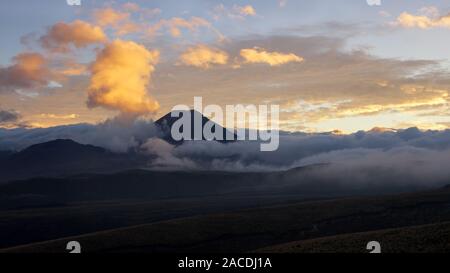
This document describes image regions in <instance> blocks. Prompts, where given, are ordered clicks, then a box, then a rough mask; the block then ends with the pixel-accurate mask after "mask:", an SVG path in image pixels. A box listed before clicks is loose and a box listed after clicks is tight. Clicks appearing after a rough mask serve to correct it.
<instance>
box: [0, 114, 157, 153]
mask: <svg viewBox="0 0 450 273" xmlns="http://www.w3.org/2000/svg"><path fill="white" fill-rule="evenodd" d="M159 134H160V132H159V130H158V128H157V127H156V126H155V124H154V123H153V122H152V121H149V120H146V119H141V118H139V119H134V120H130V119H124V118H123V117H116V118H114V119H109V120H106V121H104V122H101V123H99V124H95V125H94V124H74V125H64V126H56V127H50V128H32V129H26V128H16V129H10V130H7V129H2V128H0V150H21V149H24V148H26V147H29V146H31V145H34V144H38V143H43V142H47V141H52V140H55V139H72V140H74V141H76V142H79V143H82V144H91V145H95V146H98V147H103V148H106V149H109V150H111V151H114V152H127V151H129V150H130V149H137V148H139V147H140V146H141V145H142V144H144V143H145V142H147V140H148V139H151V138H154V137H157V136H158V135H159Z"/></svg>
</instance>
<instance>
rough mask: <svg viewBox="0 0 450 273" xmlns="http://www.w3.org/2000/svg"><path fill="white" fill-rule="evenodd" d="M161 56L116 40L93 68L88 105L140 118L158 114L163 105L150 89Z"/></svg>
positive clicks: (132, 43)
mask: <svg viewBox="0 0 450 273" xmlns="http://www.w3.org/2000/svg"><path fill="white" fill-rule="evenodd" d="M158 59H159V52H158V51H149V50H147V49H146V48H145V47H144V46H142V45H140V44H137V43H135V42H132V41H123V40H115V41H113V42H111V43H110V44H108V45H106V47H105V48H104V49H103V50H102V51H101V52H99V53H98V55H97V59H96V60H95V62H94V63H93V64H92V65H91V68H90V70H91V73H92V77H91V83H90V86H89V90H88V95H89V99H88V105H89V106H91V107H95V106H102V107H105V108H108V109H113V110H119V111H121V112H122V113H126V114H132V115H136V114H137V115H140V114H149V113H154V112H155V111H157V110H158V108H159V104H158V102H157V101H156V100H154V99H153V98H151V97H150V95H149V90H148V86H149V84H150V79H151V74H152V72H153V71H154V69H155V68H154V65H155V64H156V63H157V62H158Z"/></svg>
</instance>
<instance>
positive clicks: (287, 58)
mask: <svg viewBox="0 0 450 273" xmlns="http://www.w3.org/2000/svg"><path fill="white" fill-rule="evenodd" d="M240 54H241V57H242V58H244V62H245V63H266V64H269V65H270V66H279V65H283V64H286V63H290V62H303V61H304V59H303V58H302V57H299V56H297V55H295V54H293V53H289V54H285V53H279V52H267V51H266V50H264V49H263V48H258V47H254V48H251V49H242V50H241V52H240Z"/></svg>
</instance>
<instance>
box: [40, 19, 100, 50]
mask: <svg viewBox="0 0 450 273" xmlns="http://www.w3.org/2000/svg"><path fill="white" fill-rule="evenodd" d="M40 41H41V44H42V46H43V47H44V48H46V49H49V50H54V51H67V50H69V46H70V45H74V46H75V47H76V48H82V47H86V46H88V45H90V44H94V43H103V42H106V41H107V37H106V35H105V33H104V32H103V30H102V29H101V28H100V27H98V26H93V25H91V24H89V23H87V22H84V21H81V20H76V21H74V22H72V23H69V24H67V23H64V22H61V23H57V24H55V25H53V26H52V27H51V28H50V29H49V30H48V32H47V34H46V35H44V36H42V37H41V39H40Z"/></svg>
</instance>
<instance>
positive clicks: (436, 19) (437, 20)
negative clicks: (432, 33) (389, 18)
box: [395, 7, 450, 29]
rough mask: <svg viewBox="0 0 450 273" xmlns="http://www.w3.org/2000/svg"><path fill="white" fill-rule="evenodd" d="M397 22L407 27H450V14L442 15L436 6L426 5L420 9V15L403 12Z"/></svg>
mask: <svg viewBox="0 0 450 273" xmlns="http://www.w3.org/2000/svg"><path fill="white" fill-rule="evenodd" d="M395 24H396V25H399V26H402V27H406V28H421V29H429V28H436V27H440V28H450V14H448V15H445V16H441V15H440V12H439V10H438V9H437V8H436V7H424V8H422V9H421V10H420V15H414V14H410V13H408V12H403V13H402V14H400V16H399V17H398V18H397V21H396V22H395Z"/></svg>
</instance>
